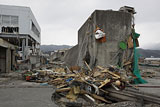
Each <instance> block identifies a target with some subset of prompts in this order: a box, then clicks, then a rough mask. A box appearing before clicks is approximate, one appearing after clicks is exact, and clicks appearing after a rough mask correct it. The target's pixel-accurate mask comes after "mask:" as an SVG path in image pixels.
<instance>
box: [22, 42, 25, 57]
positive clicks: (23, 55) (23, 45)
mask: <svg viewBox="0 0 160 107" xmlns="http://www.w3.org/2000/svg"><path fill="white" fill-rule="evenodd" d="M22 60H25V39H23V40H22Z"/></svg>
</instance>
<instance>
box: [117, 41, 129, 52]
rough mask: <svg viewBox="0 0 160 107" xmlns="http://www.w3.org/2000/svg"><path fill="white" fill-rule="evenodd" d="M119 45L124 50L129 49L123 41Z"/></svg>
mask: <svg viewBox="0 0 160 107" xmlns="http://www.w3.org/2000/svg"><path fill="white" fill-rule="evenodd" d="M119 47H120V48H121V49H122V50H125V49H127V44H126V43H125V42H123V41H122V42H120V43H119Z"/></svg>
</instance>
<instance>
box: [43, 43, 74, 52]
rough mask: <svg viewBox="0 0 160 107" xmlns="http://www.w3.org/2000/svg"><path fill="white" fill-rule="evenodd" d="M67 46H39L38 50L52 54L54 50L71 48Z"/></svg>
mask: <svg viewBox="0 0 160 107" xmlns="http://www.w3.org/2000/svg"><path fill="white" fill-rule="evenodd" d="M71 47H72V46H69V45H41V46H40V50H41V51H42V52H44V53H48V52H52V51H54V50H60V49H66V48H71Z"/></svg>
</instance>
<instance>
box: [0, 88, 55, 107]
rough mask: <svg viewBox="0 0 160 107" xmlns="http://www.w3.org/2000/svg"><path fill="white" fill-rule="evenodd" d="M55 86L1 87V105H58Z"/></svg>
mask: <svg viewBox="0 0 160 107" xmlns="http://www.w3.org/2000/svg"><path fill="white" fill-rule="evenodd" d="M53 91H54V90H53V88H0V107H57V106H56V105H55V104H54V103H53V102H52V101H51V95H52V93H53Z"/></svg>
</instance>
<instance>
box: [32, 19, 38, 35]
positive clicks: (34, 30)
mask: <svg viewBox="0 0 160 107" xmlns="http://www.w3.org/2000/svg"><path fill="white" fill-rule="evenodd" d="M31 29H32V31H33V32H34V33H35V34H36V35H37V36H38V37H39V36H40V32H39V31H38V29H37V28H36V26H35V25H34V23H33V22H32V28H31Z"/></svg>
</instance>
